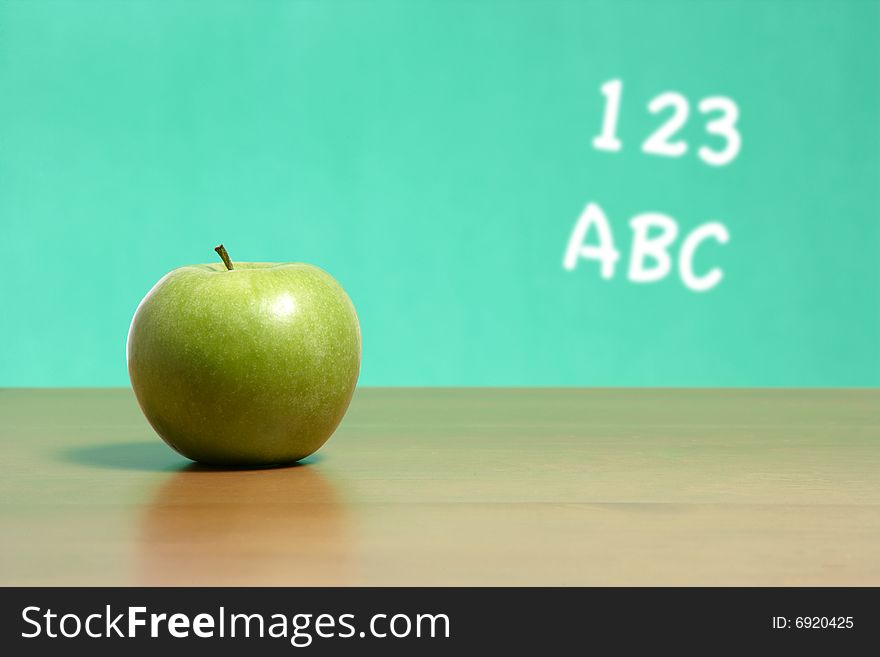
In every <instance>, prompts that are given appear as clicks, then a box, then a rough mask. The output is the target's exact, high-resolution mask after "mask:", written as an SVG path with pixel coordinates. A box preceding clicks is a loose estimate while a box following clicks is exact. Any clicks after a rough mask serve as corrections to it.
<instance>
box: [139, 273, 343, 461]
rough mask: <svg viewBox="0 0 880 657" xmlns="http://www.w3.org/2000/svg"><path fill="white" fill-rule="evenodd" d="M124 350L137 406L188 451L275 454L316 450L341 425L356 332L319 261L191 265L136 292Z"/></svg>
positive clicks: (291, 457)
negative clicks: (136, 303) (144, 291)
mask: <svg viewBox="0 0 880 657" xmlns="http://www.w3.org/2000/svg"><path fill="white" fill-rule="evenodd" d="M126 357H127V360H128V373H129V376H130V378H131V385H132V388H133V389H134V393H135V396H136V397H137V401H138V404H139V405H140V407H141V410H143V412H144V415H145V416H146V418H147V420H148V421H149V422H150V424H151V425H152V426H153V428H154V429H155V430H156V433H158V434H159V436H161V437H162V439H163V440H164V441H165V442H166V443H168V445H170V446H171V447H173V448H174V449H175V450H177V451H178V452H180V453H181V454H182V455H183V456H185V457H187V458H189V459H192V460H193V461H198V462H201V463H206V464H211V465H227V466H263V465H275V464H282V463H291V462H294V461H298V460H300V459H303V458H305V457H306V456H308V455H309V454H312V453H313V452H315V451H316V450H317V449H319V448H320V447H321V445H323V444H324V443H325V442H326V441H327V439H328V438H329V437H330V435H331V434H332V433H333V431H334V430H335V429H336V427H337V426H338V425H339V422H340V421H341V420H342V416H343V415H344V414H345V411H346V409H347V408H348V405H349V402H350V401H351V397H352V395H353V394H354V389H355V384H356V383H357V378H358V373H359V371H360V362H361V332H360V325H359V323H358V318H357V314H356V313H355V309H354V306H353V305H352V303H351V300H350V299H349V298H348V295H346V293H345V291H344V290H343V289H342V287H341V286H340V285H339V283H337V282H336V280H335V279H334V278H333V277H332V276H330V275H329V274H327V273H326V272H324V271H323V270H321V269H319V268H317V267H313V266H311V265H306V264H301V263H259V262H253V263H251V262H236V263H235V265H234V269H232V270H231V271H227V269H226V268H225V267H224V266H223V265H222V264H220V263H217V264H207V265H191V266H187V267H181V268H179V269H175V270H174V271H172V272H170V273H168V274H166V275H165V276H164V277H163V278H162V279H161V280H160V281H159V282H158V283H156V285H155V286H154V287H153V289H152V290H150V292H149V293H148V294H147V296H146V297H144V299H143V301H141V303H140V305H139V306H138V309H137V311H136V312H135V315H134V318H133V319H132V322H131V328H130V329H129V332H128V343H127V348H126Z"/></svg>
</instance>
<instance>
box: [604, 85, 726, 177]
mask: <svg viewBox="0 0 880 657" xmlns="http://www.w3.org/2000/svg"><path fill="white" fill-rule="evenodd" d="M600 90H601V92H602V95H603V96H604V97H605V112H604V115H603V118H602V131H601V132H600V133H599V135H597V136H596V137H594V138H593V148H595V149H596V150H600V151H611V152H616V151H619V150H620V149H621V148H623V143H622V142H621V140H620V139H619V138H618V136H617V121H618V117H619V116H620V100H621V96H622V94H623V82H622V81H621V80H609V81H608V82H606V83H605V84H603V85H602V86H601V87H600ZM667 108H671V109H672V114H670V115H669V118H667V119H666V121H665V122H664V123H661V124H660V126H659V127H658V128H657V129H656V130H654V132H653V133H651V134H650V135H648V137H647V138H646V139H645V141H644V142H643V143H642V152H644V153H648V154H650V155H661V156H664V157H681V156H682V155H684V154H685V153H687V150H688V144H687V142H686V141H684V140H683V139H675V135H676V134H677V133H678V132H679V130H681V129H682V128H683V127H684V125H685V123H687V120H688V116H689V114H690V103H689V102H688V99H687V98H685V97H684V96H682V95H681V94H680V93H678V92H675V91H665V92H663V93H662V94H660V95H658V96H655V97H654V98H653V99H652V100H651V102H649V103H648V111H649V112H650V113H651V114H658V113H660V112H663V111H664V110H666V109H667ZM697 109H698V110H699V112H700V113H701V114H706V115H710V114H716V113H717V116H715V117H714V118H709V119H708V120H707V121H706V125H705V130H706V132H707V133H708V134H710V135H713V136H714V137H715V138H716V139H718V138H720V139H721V140H723V147H722V148H721V149H720V150H715V149H712V148H709V147H708V146H705V145H704V146H700V148H699V149H698V150H697V155H698V156H699V157H700V159H701V160H703V162H705V163H706V164H709V165H711V166H715V167H720V166H723V165H725V164H730V163H731V162H732V161H733V160H734V159H735V158H736V156H737V155H738V154H739V150H740V147H741V146H742V137H741V136H740V133H739V130H738V129H737V126H736V122H737V121H738V120H739V107H738V106H737V104H736V103H735V102H734V101H733V100H731V99H730V98H728V97H727V96H709V97H707V98H703V99H702V100H701V101H700V102H699V103H698V104H697Z"/></svg>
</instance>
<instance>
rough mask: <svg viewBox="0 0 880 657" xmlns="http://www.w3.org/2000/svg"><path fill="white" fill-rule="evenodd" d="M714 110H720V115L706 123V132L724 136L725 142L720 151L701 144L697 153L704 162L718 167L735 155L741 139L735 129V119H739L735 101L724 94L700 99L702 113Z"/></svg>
mask: <svg viewBox="0 0 880 657" xmlns="http://www.w3.org/2000/svg"><path fill="white" fill-rule="evenodd" d="M716 110H720V111H721V116H719V117H718V118H717V119H714V120H712V121H709V123H707V124H706V132H708V133H709V134H712V135H720V136H721V137H724V139H725V140H726V142H727V143H726V144H725V146H724V149H723V150H721V151H713V150H712V149H711V148H709V147H708V146H701V147H700V150H699V151H697V154H698V155H699V156H700V158H701V159H702V160H703V162H705V163H706V164H711V165H712V166H715V167H720V166H722V165H724V164H727V163H728V162H730V161H731V160H732V159H733V158H735V157H736V155H737V153H739V149H740V146H741V145H742V139H741V138H740V136H739V131H738V130H737V129H736V121H737V119H739V108H738V107H737V106H736V103H734V102H733V101H732V100H731V99H730V98H726V97H724V96H712V97H710V98H704V99H703V100H701V101H700V112H702V113H703V114H708V113H709V112H714V111H716Z"/></svg>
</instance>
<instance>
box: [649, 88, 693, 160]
mask: <svg viewBox="0 0 880 657" xmlns="http://www.w3.org/2000/svg"><path fill="white" fill-rule="evenodd" d="M670 106H671V107H672V108H673V112H672V116H670V117H669V120H668V121H667V122H666V123H664V124H663V125H661V126H660V127H659V128H657V130H655V131H654V134H652V135H651V136H650V137H648V138H647V139H646V140H645V143H644V144H642V150H643V151H644V152H645V153H652V154H654V155H665V156H667V157H681V156H682V155H684V154H685V153H686V152H687V148H688V147H687V143H686V142H684V141H681V140H679V141H675V142H671V141H669V138H670V137H672V136H674V135H675V133H676V132H678V131H679V130H681V128H682V126H683V125H684V124H685V121H687V118H688V114H689V112H690V105H688V102H687V98H685V97H684V96H682V95H681V94H677V93H675V92H674V91H667V92H666V93H663V94H660V95H659V96H657V97H656V98H654V100H652V101H651V103H650V104H649V105H648V111H649V112H651V114H656V113H657V112H660V111H662V110H664V109H666V108H667V107H670Z"/></svg>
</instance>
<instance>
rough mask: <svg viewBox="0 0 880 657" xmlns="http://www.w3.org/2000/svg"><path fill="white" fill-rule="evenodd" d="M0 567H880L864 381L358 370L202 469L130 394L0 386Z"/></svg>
mask: <svg viewBox="0 0 880 657" xmlns="http://www.w3.org/2000/svg"><path fill="white" fill-rule="evenodd" d="M0 440H2V444H3V446H4V459H3V460H4V464H5V476H4V477H3V478H2V481H0V490H2V501H0V527H2V546H0V584H3V585H50V584H62V585H67V584H71V585H72V584H87V585H134V584H139V585H158V584H178V585H195V584H212V585H221V584H233V585H238V584H253V585H263V584H265V585H275V584H277V585H287V584H292V585H297V584H313V585H347V584H352V585H458V584H460V585H489V584H497V585H658V584H670V585H688V584H693V585H710V584H718V585H874V586H876V585H880V559H878V558H877V556H878V554H880V391H877V390H796V391H795V390H743V389H736V390H671V389H657V390H632V389H630V390H624V389H613V390H603V389H591V390H575V389H565V390H551V389H504V390H494V389H406V388H399V389H362V390H359V391H358V393H357V395H356V397H355V401H354V403H353V405H352V408H351V410H350V412H349V414H348V416H347V417H346V419H345V421H344V422H343V425H342V426H341V427H340V429H339V431H338V432H337V434H336V435H335V436H334V437H333V438H332V439H331V440H330V442H329V443H328V444H327V445H326V446H325V447H324V448H323V449H322V450H321V452H319V454H318V455H316V457H313V458H312V459H310V461H309V462H308V463H307V464H305V465H300V466H296V467H289V468H282V469H272V470H210V469H205V468H200V467H198V466H195V465H192V464H189V463H188V462H187V461H186V460H185V459H183V458H182V457H180V456H178V455H176V454H175V453H174V452H172V451H171V450H170V449H169V448H167V447H166V446H165V445H164V444H163V443H162V442H161V441H160V440H159V439H158V438H157V437H156V436H155V435H154V434H153V432H152V430H151V429H150V427H149V426H148V425H147V423H146V421H145V420H144V419H143V417H142V415H141V414H140V412H139V410H138V408H137V406H136V404H135V402H134V398H133V396H132V395H131V393H130V392H129V391H127V390H15V389H4V390H0Z"/></svg>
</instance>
